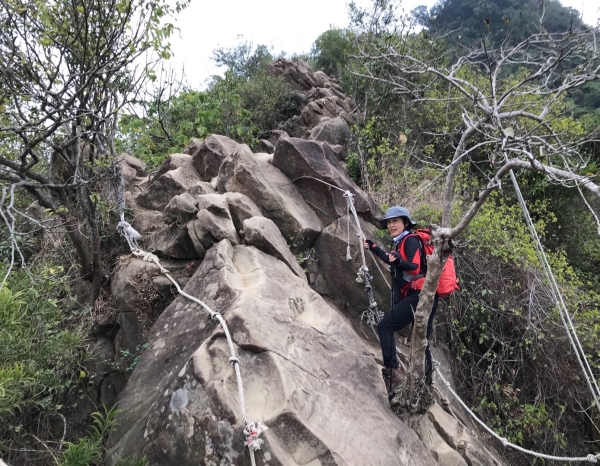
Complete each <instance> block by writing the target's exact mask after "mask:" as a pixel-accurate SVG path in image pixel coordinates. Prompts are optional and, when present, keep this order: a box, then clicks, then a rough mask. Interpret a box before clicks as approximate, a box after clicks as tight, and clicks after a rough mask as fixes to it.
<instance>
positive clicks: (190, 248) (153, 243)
mask: <svg viewBox="0 0 600 466" xmlns="http://www.w3.org/2000/svg"><path fill="white" fill-rule="evenodd" d="M147 249H148V251H150V252H152V253H155V254H160V255H163V256H168V257H173V258H175V259H198V258H199V256H198V254H197V253H196V249H195V248H194V243H193V242H192V240H191V239H190V236H189V234H188V229H187V227H186V225H178V224H173V225H170V226H168V227H167V228H164V229H163V230H160V231H158V232H156V233H153V234H152V236H151V237H150V240H149V242H148V246H147Z"/></svg>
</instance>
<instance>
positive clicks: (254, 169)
mask: <svg viewBox="0 0 600 466" xmlns="http://www.w3.org/2000/svg"><path fill="white" fill-rule="evenodd" d="M283 140H284V139H283ZM235 155H236V156H235V157H231V158H230V159H228V160H227V161H225V162H224V163H223V165H222V166H221V170H220V172H219V181H218V186H219V191H220V192H224V191H228V192H239V193H242V194H245V195H246V196H248V197H249V198H250V199H252V200H253V201H254V202H255V203H256V205H258V207H259V208H260V210H261V211H262V214H263V215H264V216H265V217H267V218H270V219H271V220H273V221H274V222H275V225H277V227H278V228H279V230H280V231H281V233H282V234H283V236H284V238H285V239H286V241H287V242H288V244H289V245H290V248H291V250H292V252H294V253H296V252H297V251H301V250H303V249H306V248H307V247H309V246H310V245H311V244H312V243H313V241H314V240H315V238H316V237H317V235H318V234H319V232H320V231H321V228H322V224H321V222H320V220H319V218H318V217H317V216H316V214H315V213H314V212H313V211H312V209H311V208H310V207H309V206H308V204H307V203H306V202H305V201H304V199H303V198H302V196H301V194H300V192H299V191H298V189H297V188H296V187H295V186H294V185H293V184H292V182H291V181H290V180H289V179H287V178H286V176H285V175H284V174H283V173H282V172H281V171H279V170H278V169H276V168H275V167H273V166H272V165H270V164H268V163H264V162H262V161H260V160H257V159H256V158H254V156H253V155H251V154H247V153H246V152H238V153H237V154H235Z"/></svg>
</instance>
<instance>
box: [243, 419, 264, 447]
mask: <svg viewBox="0 0 600 466" xmlns="http://www.w3.org/2000/svg"><path fill="white" fill-rule="evenodd" d="M267 429H268V427H267V426H265V425H263V424H261V423H260V422H258V421H256V422H254V421H249V422H248V423H247V424H246V427H245V428H244V435H245V436H246V446H247V447H248V448H249V449H250V450H252V451H256V450H260V447H261V445H262V444H263V443H265V442H264V440H262V439H260V438H258V437H260V434H262V433H263V432H264V431H265V430H267Z"/></svg>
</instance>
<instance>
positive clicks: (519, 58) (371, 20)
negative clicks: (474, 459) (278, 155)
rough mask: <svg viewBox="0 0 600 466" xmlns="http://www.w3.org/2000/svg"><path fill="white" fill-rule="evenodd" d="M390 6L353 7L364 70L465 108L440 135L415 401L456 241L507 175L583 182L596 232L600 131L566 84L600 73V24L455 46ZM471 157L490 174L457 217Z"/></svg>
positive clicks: (409, 394) (413, 361)
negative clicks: (459, 182) (459, 185)
mask: <svg viewBox="0 0 600 466" xmlns="http://www.w3.org/2000/svg"><path fill="white" fill-rule="evenodd" d="M393 6H394V4H393V2H391V1H389V0H376V1H375V2H374V7H373V11H371V12H368V11H365V10H359V9H357V8H356V7H353V9H352V13H353V18H354V24H355V27H356V37H357V47H358V53H357V55H358V57H359V59H360V60H361V61H362V62H363V65H364V72H362V73H359V75H360V76H361V77H364V78H368V79H371V80H374V81H377V82H380V83H385V84H386V85H388V86H391V87H392V88H393V89H394V91H395V92H396V93H397V94H401V95H405V96H406V97H405V98H406V101H407V102H408V104H410V105H417V104H419V103H422V102H428V103H432V104H433V105H440V107H442V108H446V107H448V106H449V105H453V106H454V108H458V109H459V111H460V120H458V121H455V122H454V124H453V127H452V128H450V129H449V130H448V131H444V132H443V133H444V134H442V135H441V136H442V137H445V138H446V141H447V143H446V145H447V146H449V147H453V150H452V153H451V158H450V161H449V163H447V164H445V165H443V167H442V168H441V170H440V174H439V175H440V176H444V177H445V185H444V188H443V195H442V221H441V225H432V233H433V239H432V242H433V244H434V246H435V250H434V253H433V255H432V256H429V257H428V258H427V266H428V273H427V277H426V280H425V284H424V288H423V290H422V293H421V299H420V301H419V305H418V307H417V309H416V312H415V320H414V329H413V333H412V343H411V355H410V367H409V374H408V378H407V384H406V385H405V386H404V387H402V388H401V391H402V392H403V397H404V398H408V399H410V400H411V401H412V400H415V399H416V400H419V399H421V397H422V394H423V391H422V388H421V387H420V386H419V381H422V380H423V378H424V377H423V375H424V374H423V371H424V364H423V355H424V350H425V346H426V344H427V341H426V325H427V320H428V318H429V314H430V310H431V307H432V303H433V297H434V294H435V289H436V286H437V282H438V280H439V277H440V274H441V271H442V268H443V265H444V263H445V261H446V259H447V257H448V255H449V254H450V253H451V251H452V241H453V240H454V239H455V238H457V237H458V236H459V235H460V234H461V233H462V232H463V231H464V230H465V228H466V227H467V225H468V224H469V223H470V221H471V220H472V219H473V218H474V217H475V216H476V215H477V214H478V212H479V210H480V209H481V207H482V205H483V204H484V203H485V202H486V200H487V199H488V197H489V196H490V194H491V193H493V192H495V191H497V190H499V189H501V187H502V181H503V179H504V178H505V177H506V176H507V175H509V174H510V173H511V172H514V171H517V170H519V171H528V172H535V173H540V174H542V175H543V176H544V177H545V178H546V180H547V182H549V183H553V184H556V185H560V186H564V187H570V188H574V189H577V190H578V191H579V193H580V195H581V198H582V199H583V201H584V203H585V205H586V206H587V207H588V208H589V209H590V211H591V212H592V214H593V216H594V218H595V220H596V222H597V224H598V227H599V234H600V219H599V215H598V213H596V212H595V211H594V209H592V204H593V203H592V202H591V201H588V199H587V197H586V195H585V194H584V192H585V193H587V195H588V196H590V195H591V197H592V199H596V200H597V199H600V186H599V184H598V173H597V171H596V170H595V169H592V168H593V166H594V165H593V164H592V163H590V159H591V158H592V157H593V153H592V152H591V151H590V150H589V148H590V147H591V146H592V145H593V144H594V143H597V141H598V138H599V134H600V131H599V129H598V128H592V130H591V131H585V130H584V128H583V127H582V125H581V124H580V123H579V122H578V121H577V120H575V119H573V118H572V117H571V116H570V115H569V114H568V106H567V105H566V103H565V96H566V94H567V93H568V92H570V91H572V90H574V89H577V88H579V87H581V86H584V85H585V84H586V83H589V82H591V81H594V80H597V79H599V78H600V51H598V50H597V46H596V40H595V37H596V36H597V34H598V32H600V28H598V27H595V28H592V27H586V26H581V27H572V28H570V29H566V30H564V31H562V32H559V31H556V32H553V33H550V32H548V30H547V29H546V28H545V27H544V25H543V23H542V22H541V21H538V23H537V24H538V29H537V32H535V33H534V34H532V35H531V37H529V38H527V39H525V40H522V41H520V42H518V43H516V44H514V45H510V44H509V43H508V42H500V44H498V45H495V43H494V42H493V41H492V40H490V38H489V37H487V38H486V37H484V38H483V40H479V41H476V42H475V43H472V44H470V46H469V47H466V46H465V45H464V44H457V45H455V46H453V47H452V46H451V45H450V47H451V48H450V49H449V48H448V47H449V45H448V42H447V41H445V39H446V38H447V36H446V37H445V36H444V35H442V36H435V35H433V33H431V32H430V31H423V32H421V33H419V34H417V33H415V31H414V28H413V24H412V23H411V21H413V20H412V19H408V18H401V17H394V18H391V16H392V13H391V12H392V11H394V9H393ZM543 15H544V9H543V7H542V10H541V17H542V18H543ZM378 18H385V22H384V23H382V22H381V21H380V20H378ZM440 42H443V46H440V45H439V44H440ZM452 57H453V58H452ZM427 157H429V161H431V162H433V161H434V160H433V156H432V155H430V156H428V155H427V154H425V156H424V157H423V160H427ZM443 160H444V159H443V158H442V157H439V155H438V157H437V159H435V162H436V163H437V166H438V167H439V166H440V162H441V161H443ZM592 162H593V161H592ZM465 164H477V167H478V169H479V170H480V172H481V173H482V174H483V175H485V177H486V178H487V180H486V182H485V185H484V186H482V187H481V188H480V190H479V192H478V193H477V195H476V196H475V199H474V201H473V202H472V204H471V206H470V207H469V208H468V209H466V211H465V212H463V213H462V215H461V217H460V218H459V219H458V220H456V219H455V220H454V221H453V219H452V213H453V210H454V209H453V208H454V206H455V204H456V201H457V193H456V192H455V184H456V177H457V174H458V173H459V170H460V168H461V167H462V166H464V165H465ZM590 169H592V171H591V172H590Z"/></svg>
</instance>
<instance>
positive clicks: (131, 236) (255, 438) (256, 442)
mask: <svg viewBox="0 0 600 466" xmlns="http://www.w3.org/2000/svg"><path fill="white" fill-rule="evenodd" d="M122 186H123V183H122V178H121V184H120V187H117V196H118V199H117V200H118V202H119V210H120V217H121V221H120V222H119V224H118V226H117V230H118V231H119V232H120V233H121V234H122V235H123V236H124V237H125V240H126V241H127V244H128V245H129V249H130V250H131V253H132V254H133V255H134V256H136V257H139V258H141V259H142V260H144V261H146V262H153V263H154V264H156V265H157V266H158V269H159V270H160V272H161V273H162V274H163V275H164V276H165V277H167V279H169V281H170V282H171V283H172V284H173V286H175V288H176V289H177V292H178V293H179V294H180V295H181V296H183V297H184V298H187V299H189V300H190V301H192V302H194V303H196V304H198V305H200V306H201V307H202V308H203V309H204V310H205V311H206V312H207V313H208V314H209V315H210V317H211V319H213V320H217V321H218V322H219V324H220V325H221V327H222V328H223V332H224V333H225V337H226V338H227V344H228V346H229V353H230V355H231V356H230V357H229V362H230V363H231V365H232V367H233V369H234V371H235V376H236V381H237V388H238V398H239V404H240V411H241V414H242V422H243V423H244V435H245V436H246V446H247V447H248V451H249V452H250V461H251V463H252V466H256V459H255V457H254V452H255V451H256V450H260V447H261V445H262V444H263V443H264V441H263V440H262V439H261V438H259V437H260V435H261V434H262V433H263V432H264V431H265V430H267V429H268V427H267V426H265V425H263V424H262V423H260V422H258V421H250V420H248V418H247V416H246V400H245V398H244V388H243V385H242V374H241V371H240V360H239V359H238V357H237V355H236V352H235V346H234V344H233V339H232V338H231V334H230V333H229V328H228V327H227V323H226V322H225V319H224V318H223V316H222V315H221V314H220V313H219V312H215V311H213V310H212V309H211V308H210V307H208V306H207V305H206V304H205V303H204V302H203V301H201V300H199V299H198V298H195V297H194V296H191V295H189V294H188V293H186V292H185V291H183V290H182V289H181V287H180V286H179V283H177V281H176V280H175V279H174V278H173V277H172V276H171V274H170V273H169V271H168V270H167V269H165V268H164V267H163V266H162V265H161V263H160V261H159V259H158V257H157V256H156V255H154V254H152V253H150V252H147V251H144V250H142V249H140V248H139V246H138V241H139V240H140V239H141V237H142V236H141V235H140V234H139V233H138V232H137V231H136V230H135V229H134V228H133V227H132V226H131V225H130V224H129V223H128V222H126V221H125V201H124V197H123V188H122Z"/></svg>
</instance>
